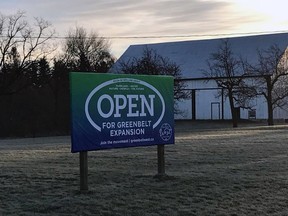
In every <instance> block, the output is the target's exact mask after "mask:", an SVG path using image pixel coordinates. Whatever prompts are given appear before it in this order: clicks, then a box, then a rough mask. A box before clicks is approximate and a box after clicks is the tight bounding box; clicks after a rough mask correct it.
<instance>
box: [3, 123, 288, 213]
mask: <svg viewBox="0 0 288 216" xmlns="http://www.w3.org/2000/svg"><path fill="white" fill-rule="evenodd" d="M287 132H288V126H286V125H280V126H273V127H264V126H262V127H260V126H254V127H242V128H238V129H232V128H225V129H219V128H218V129H214V130H211V129H209V130H207V129H206V130H205V129H198V130H193V129H191V130H190V129H186V130H182V129H180V130H178V132H177V133H176V144H175V145H167V146H166V147H165V156H166V173H167V174H168V177H167V178H165V179H162V180H160V179H157V178H154V175H155V174H157V152H156V149H157V148H156V146H152V147H141V148H129V149H114V150H109V151H97V152H89V153H88V160H89V192H88V193H80V192H79V155H78V154H72V153H70V139H69V137H50V138H49V137H48V138H34V139H33V138H28V139H4V140H0V170H1V172H0V215H29V216H31V215H67V216H68V215H69V216H70V215H116V216H117V215H129V216H130V215H131V216H137V215H139V216H142V215H143V216H157V215H163V216H164V215H165V216H168V215H171V216H173V215H175V216H176V215H230V216H232V215H234V216H236V215H257V216H258V215H261V216H263V215H288V139H287V138H288V133H287Z"/></svg>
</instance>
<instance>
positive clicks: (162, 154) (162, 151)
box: [157, 145, 165, 177]
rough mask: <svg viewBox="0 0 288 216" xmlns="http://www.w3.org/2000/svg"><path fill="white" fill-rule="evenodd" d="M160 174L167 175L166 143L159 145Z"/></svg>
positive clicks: (161, 175) (160, 175)
mask: <svg viewBox="0 0 288 216" xmlns="http://www.w3.org/2000/svg"><path fill="white" fill-rule="evenodd" d="M157 155H158V176H159V177H163V176H165V145H157Z"/></svg>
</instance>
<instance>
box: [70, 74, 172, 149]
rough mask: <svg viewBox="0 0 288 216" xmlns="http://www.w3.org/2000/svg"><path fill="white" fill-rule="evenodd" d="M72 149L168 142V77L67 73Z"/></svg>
mask: <svg viewBox="0 0 288 216" xmlns="http://www.w3.org/2000/svg"><path fill="white" fill-rule="evenodd" d="M70 88H71V112H72V136H71V137H72V149H71V151H72V152H80V151H91V150H100V149H109V148H120V147H133V146H147V145H158V144H173V143H174V112H173V77H170V76H152V75H148V76H144V75H118V74H117V75H116V74H93V73H74V72H73V73H71V74H70Z"/></svg>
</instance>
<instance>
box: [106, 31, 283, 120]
mask: <svg viewBox="0 0 288 216" xmlns="http://www.w3.org/2000/svg"><path fill="white" fill-rule="evenodd" d="M225 39H226V38H225ZM227 40H228V41H229V44H230V45H231V50H232V52H233V54H234V55H235V56H239V57H241V58H243V59H246V60H247V61H248V62H249V63H250V64H256V63H257V61H258V51H259V50H267V49H268V48H269V47H271V46H272V45H276V46H277V47H279V48H280V50H281V51H283V53H284V51H286V49H287V46H288V33H279V34H266V35H256V36H243V37H231V38H228V39H227ZM221 43H223V38H222V39H221V38H220V39H210V40H191V41H179V42H165V43H155V44H142V45H131V46H129V48H128V49H127V50H126V51H125V52H124V53H123V55H122V56H121V57H120V58H119V59H118V61H117V62H116V63H115V64H114V65H113V67H112V69H111V70H110V72H111V73H119V67H120V62H122V61H123V62H127V61H128V60H129V59H131V58H140V57H141V55H142V54H143V50H144V49H147V48H148V49H153V50H155V51H156V52H157V54H159V55H161V56H163V57H167V58H168V59H170V60H171V61H172V62H175V63H176V64H177V65H179V67H180V69H181V72H182V78H181V82H185V91H187V93H190V95H191V97H190V98H188V99H184V100H182V101H178V102H177V103H178V108H179V109H180V113H179V114H175V119H192V120H216V119H231V118H232V115H231V111H230V105H229V101H228V98H226V97H224V96H223V94H222V95H221V93H219V92H221V89H219V86H218V85H217V83H216V81H215V79H211V78H212V77H210V78H209V77H207V74H206V75H205V73H204V72H205V71H208V70H209V66H208V63H207V60H208V59H209V57H210V56H211V54H212V53H215V52H217V50H219V46H220V45H221ZM250 81H251V80H250ZM250 81H248V82H250ZM251 108H252V109H244V108H239V109H238V110H237V111H238V116H239V118H241V119H252V118H253V119H267V116H268V110H267V101H266V100H265V98H264V97H263V96H258V97H256V98H254V99H253V100H252V104H251ZM273 112H274V113H273V114H274V119H288V109H286V107H282V108H278V107H277V108H275V109H274V111H273Z"/></svg>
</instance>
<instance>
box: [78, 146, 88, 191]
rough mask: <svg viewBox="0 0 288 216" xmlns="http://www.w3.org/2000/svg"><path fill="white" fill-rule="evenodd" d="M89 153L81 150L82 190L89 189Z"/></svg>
mask: <svg viewBox="0 0 288 216" xmlns="http://www.w3.org/2000/svg"><path fill="white" fill-rule="evenodd" d="M87 156H88V153H87V151H83V152H80V154H79V159H80V191H82V192H85V191H88V157H87Z"/></svg>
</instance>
